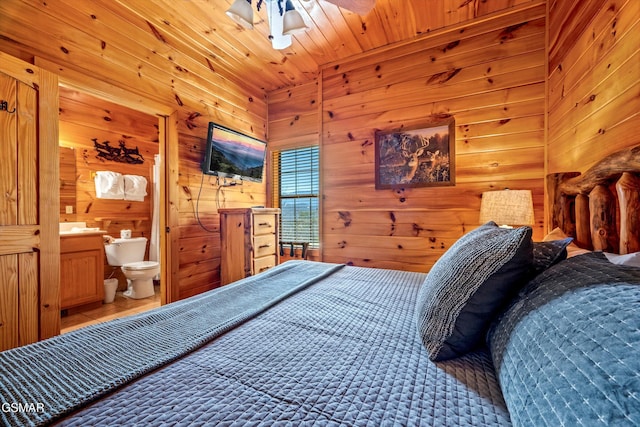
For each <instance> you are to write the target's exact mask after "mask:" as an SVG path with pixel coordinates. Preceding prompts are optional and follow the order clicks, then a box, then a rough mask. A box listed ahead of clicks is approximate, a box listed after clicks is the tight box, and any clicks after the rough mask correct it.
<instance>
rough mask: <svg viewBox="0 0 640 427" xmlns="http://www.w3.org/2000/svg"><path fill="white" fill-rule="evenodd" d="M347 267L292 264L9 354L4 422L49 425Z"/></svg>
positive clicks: (2, 380)
mask: <svg viewBox="0 0 640 427" xmlns="http://www.w3.org/2000/svg"><path fill="white" fill-rule="evenodd" d="M342 267H343V266H341V265H336V264H320V263H297V262H291V263H287V264H283V265H281V266H279V267H278V268H275V269H272V270H269V271H268V272H266V273H264V274H263V275H262V276H261V277H260V278H257V277H250V278H247V279H245V280H244V281H243V282H242V283H238V284H233V285H229V286H225V287H223V288H219V289H216V290H214V291H212V292H209V293H205V294H202V295H199V296H196V297H194V298H190V299H187V300H183V301H179V302H177V303H174V304H169V305H167V306H165V307H162V308H160V309H157V310H152V311H149V312H147V313H143V314H140V315H137V316H132V317H128V318H123V319H118V320H114V321H111V322H107V323H103V324H100V325H95V326H89V327H87V328H84V329H82V330H78V331H74V332H70V333H68V334H64V335H60V336H57V337H54V338H52V339H49V340H45V341H41V342H38V343H35V344H32V345H29V346H25V347H19V348H15V349H12V350H8V351H5V352H2V353H0V399H1V402H0V403H1V405H2V406H1V410H0V425H16V426H24V425H42V424H46V423H48V422H50V421H52V420H54V419H55V418H57V417H59V416H61V415H63V414H65V413H68V412H70V411H72V410H73V409H77V408H79V407H82V406H83V405H85V404H87V403H88V402H89V401H91V400H93V399H96V398H98V397H100V396H102V395H104V394H105V393H108V392H110V391H112V390H114V389H116V388H118V387H119V386H121V385H122V384H125V383H126V382H128V381H130V380H132V379H134V378H137V377H139V376H141V375H143V374H145V373H147V372H150V371H152V370H153V369H156V368H158V367H160V366H162V365H164V364H166V363H168V362H170V361H172V360H174V359H176V358H178V357H180V356H182V355H184V354H186V353H188V352H190V351H192V350H194V349H196V348H198V347H200V346H202V345H203V344H205V343H206V342H209V341H211V340H212V339H214V338H215V337H217V336H219V335H221V334H223V333H224V332H226V331H228V330H230V329H232V328H233V327H235V326H236V325H238V324H241V323H242V322H244V321H247V320H248V319H250V318H252V317H253V316H255V315H257V314H259V313H261V312H262V311H264V310H267V309H268V308H269V307H271V306H273V305H274V304H277V303H278V302H279V301H281V300H283V299H284V298H286V297H287V296H288V295H291V294H293V293H295V292H298V291H300V290H301V289H304V288H305V287H307V286H310V285H311V284H313V283H314V282H316V281H318V280H321V279H322V278H323V277H325V276H327V275H329V274H331V273H332V272H334V271H337V270H339V269H340V268H342ZM21 408H23V409H21ZM113 422H114V420H111V422H110V423H111V424H113ZM90 424H91V423H88V424H85V425H90Z"/></svg>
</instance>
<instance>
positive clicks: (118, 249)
mask: <svg viewBox="0 0 640 427" xmlns="http://www.w3.org/2000/svg"><path fill="white" fill-rule="evenodd" d="M146 249H147V239H146V238H145V237H134V238H131V239H114V240H113V241H112V242H111V243H110V244H105V247H104V250H105V254H106V255H107V263H108V264H109V265H111V266H114V267H120V268H121V269H122V273H124V277H126V278H127V283H128V287H127V290H126V291H124V293H123V295H124V296H126V297H129V298H133V299H140V298H148V297H150V296H153V295H154V291H153V278H154V277H155V276H157V275H158V273H160V264H159V263H157V262H156V261H144V254H145V251H146Z"/></svg>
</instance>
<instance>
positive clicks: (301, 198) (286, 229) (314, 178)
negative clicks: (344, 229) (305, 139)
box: [273, 147, 320, 248]
mask: <svg viewBox="0 0 640 427" xmlns="http://www.w3.org/2000/svg"><path fill="white" fill-rule="evenodd" d="M318 166H319V163H318V147H306V148H297V149H293V150H283V151H280V152H276V153H274V154H273V172H274V179H273V183H274V189H273V196H274V199H275V200H274V204H273V206H278V207H280V210H281V215H280V239H281V240H282V241H283V242H301V243H302V242H308V243H309V246H310V247H312V248H317V247H319V245H320V238H319V232H318V229H319V226H318V224H319V219H318V218H319V215H318V193H319V189H318V188H319V185H318V181H319V178H318Z"/></svg>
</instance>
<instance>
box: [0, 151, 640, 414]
mask: <svg viewBox="0 0 640 427" xmlns="http://www.w3.org/2000/svg"><path fill="white" fill-rule="evenodd" d="M631 157H632V158H633V159H634V161H636V163H637V159H638V152H637V151H633V152H632V156H631ZM625 163H626V164H629V163H632V162H625ZM629 170H631V174H632V176H636V174H637V173H638V170H634V169H633V168H632V169H625V172H628V171H629ZM605 175H607V176H606V179H605V178H603V179H605V180H604V181H601V180H600V179H596V180H595V181H596V182H598V183H599V184H596V185H600V186H602V187H605V188H607V189H608V188H612V186H613V187H615V182H617V181H619V178H620V176H622V175H621V173H619V172H615V173H613V174H605ZM591 176H592V174H591V173H590V172H587V173H585V174H584V176H583V178H580V177H577V176H575V174H563V176H561V177H558V176H552V177H549V179H548V185H550V186H551V185H553V190H550V191H548V194H549V197H550V198H551V199H552V200H553V205H552V209H550V211H551V213H550V217H552V218H555V219H551V220H550V224H552V225H553V226H554V227H555V226H557V230H554V233H550V234H549V236H548V238H546V239H545V240H546V241H543V242H533V241H532V239H531V229H529V228H528V227H521V228H517V229H512V230H507V229H503V228H500V227H497V226H496V225H495V224H492V223H488V224H483V225H481V226H480V227H478V228H477V229H475V230H472V231H471V232H469V233H467V234H466V235H465V236H463V237H462V238H461V239H460V240H459V241H458V242H456V243H455V244H454V245H452V247H451V248H450V249H449V250H448V251H447V252H446V253H445V254H444V255H443V256H442V258H441V259H440V260H439V261H438V262H437V263H436V264H435V265H434V267H433V268H432V270H431V271H430V273H429V274H423V273H412V272H404V271H395V270H383V269H373V268H364V267H356V266H345V265H338V264H329V263H318V262H311V261H289V262H286V263H284V264H281V265H279V266H277V267H275V268H272V269H270V270H268V271H266V272H264V273H261V274H259V275H256V276H253V277H249V278H246V279H243V280H241V281H239V282H235V283H233V284H231V285H228V286H225V287H222V288H219V289H216V290H214V291H210V292H207V293H205V294H202V295H198V296H195V297H192V298H189V299H187V300H184V301H179V302H176V303H173V304H169V305H167V306H164V307H160V308H158V309H155V310H152V311H150V312H146V313H142V314H139V315H135V316H131V317H127V318H123V319H118V320H114V321H110V322H106V323H103V324H100V325H93V326H88V327H86V328H83V329H80V330H78V331H74V332H71V333H68V334H64V335H61V336H58V337H54V338H52V339H49V340H45V341H42V342H39V343H35V344H31V345H29V346H25V347H20V348H16V349H12V350H8V351H5V352H2V353H0V398H1V402H0V404H1V405H2V407H1V408H0V409H1V410H0V424H3V425H48V424H54V425H64V426H86V425H92V426H97V425H229V426H233V425H326V426H334V425H335V426H344V425H348V426H359V425H371V426H379V425H390V426H391V425H394V426H395V425H405V426H417V425H427V426H445V425H446V426H467V425H468V426H510V425H516V426H531V425H554V426H555V425H567V426H573V425H640V362H639V361H638V357H637V356H638V352H639V350H640V316H639V315H638V313H640V268H639V267H636V266H632V265H631V266H629V265H624V264H629V263H631V264H633V262H634V261H635V262H637V257H635V254H634V253H633V252H630V250H633V248H634V246H633V245H634V244H635V243H634V242H637V241H638V240H639V238H638V235H637V233H636V231H634V226H633V225H631V226H630V225H629V222H630V221H631V222H633V221H634V216H633V215H629V218H631V219H630V220H629V219H622V220H621V219H620V217H621V214H620V212H627V211H628V210H629V207H630V206H633V203H636V202H637V200H636V197H637V190H636V192H635V195H634V193H633V191H631V192H623V193H622V194H623V195H622V196H620V197H616V196H615V194H614V195H613V196H612V197H610V198H606V200H607V203H606V205H607V209H609V206H610V205H614V206H617V207H614V208H612V209H614V212H615V213H614V214H613V218H614V220H613V223H614V225H613V226H611V224H610V223H609V222H607V221H604V222H603V223H598V222H597V221H596V224H595V226H593V227H590V228H592V229H593V230H594V233H595V236H602V231H601V230H602V229H603V227H604V228H606V234H607V236H610V235H611V234H614V235H616V236H618V237H617V240H616V239H613V241H617V242H618V248H616V249H615V250H612V251H611V252H612V253H611V254H607V255H605V254H604V252H603V251H593V250H590V249H593V247H594V246H596V245H597V244H598V243H596V244H595V245H594V243H593V239H592V240H591V247H588V245H585V246H584V248H586V249H584V250H585V252H584V253H580V254H577V253H576V251H575V249H576V246H575V240H579V238H576V237H575V233H576V226H573V227H572V226H571V224H575V219H576V218H577V219H578V221H584V219H583V216H582V215H584V214H586V215H588V216H592V213H589V212H595V213H593V215H595V216H596V217H597V218H598V219H599V218H602V217H603V215H602V213H601V211H600V210H599V209H600V207H598V206H601V204H597V203H596V204H594V205H593V206H595V208H593V209H592V210H591V211H587V210H585V209H583V208H581V206H583V202H577V203H576V201H575V199H576V197H581V196H580V195H581V194H585V190H580V191H578V192H577V193H576V194H572V193H573V190H572V191H568V190H567V188H572V189H574V188H580V189H582V187H581V184H580V185H578V187H576V185H577V184H576V182H577V181H576V180H580V179H584V178H585V177H586V178H587V179H592V178H590V177H591ZM626 180H627V178H625V182H626ZM567 182H568V184H567ZM590 192H591V191H590ZM600 192H601V190H598V192H597V193H594V194H600ZM600 197H601V196H596V197H595V198H597V199H598V200H600ZM559 204H561V205H562V208H561V209H560V208H557V206H558V205H559ZM576 205H578V207H579V210H580V212H582V213H581V214H577V215H576V213H575V206H576ZM587 205H589V203H587ZM625 209H626V210H625ZM622 216H623V217H624V214H623V215H622ZM558 218H560V219H561V220H562V221H560V222H559V221H558ZM603 224H604V225H603ZM577 228H578V229H580V230H583V229H582V228H581V226H578V227H577ZM620 242H627V243H625V246H623V247H622V250H620ZM628 242H631V243H628ZM607 249H609V248H607ZM614 252H615V254H614ZM574 255H575V256H574Z"/></svg>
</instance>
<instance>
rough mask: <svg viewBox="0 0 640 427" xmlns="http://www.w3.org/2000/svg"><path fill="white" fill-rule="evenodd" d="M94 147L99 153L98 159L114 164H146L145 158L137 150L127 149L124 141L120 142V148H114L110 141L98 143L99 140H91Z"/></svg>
mask: <svg viewBox="0 0 640 427" xmlns="http://www.w3.org/2000/svg"><path fill="white" fill-rule="evenodd" d="M91 140H92V141H93V146H94V148H95V149H96V151H97V152H98V154H97V155H96V158H97V159H100V160H113V161H114V162H122V163H131V164H139V163H144V157H142V154H140V151H138V147H136V148H127V145H126V144H125V142H124V141H123V140H120V141H118V142H119V146H118V147H113V146H111V143H110V142H109V141H104V142H98V138H91Z"/></svg>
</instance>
